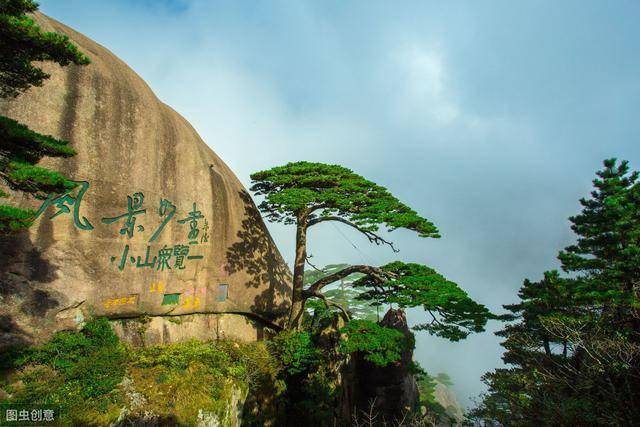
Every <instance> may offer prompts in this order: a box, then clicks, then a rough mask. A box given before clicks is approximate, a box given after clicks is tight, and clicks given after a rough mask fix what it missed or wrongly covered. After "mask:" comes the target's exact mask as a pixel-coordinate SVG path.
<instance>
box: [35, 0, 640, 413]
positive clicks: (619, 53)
mask: <svg viewBox="0 0 640 427" xmlns="http://www.w3.org/2000/svg"><path fill="white" fill-rule="evenodd" d="M41 3H42V4H41V9H42V10H43V11H44V12H45V13H47V14H49V15H50V16H52V17H54V18H56V19H58V20H60V21H62V22H64V23H66V24H67V25H69V26H71V27H73V28H75V29H76V30H79V31H81V32H83V33H84V34H86V35H88V36H90V37H92V38H93V39H94V40H96V41H97V42H99V43H101V44H103V45H104V46H106V47H107V48H109V49H110V50H111V51H112V52H114V53H115V54H116V55H118V56H119V57H120V58H122V59H123V60H124V61H126V62H127V63H128V64H129V65H130V66H131V67H132V68H133V69H134V70H135V71H136V72H137V73H139V74H140V75H141V76H142V77H143V78H144V79H145V80H146V81H147V82H148V83H149V85H150V86H151V88H152V89H153V90H154V91H155V93H156V94H157V95H158V97H159V98H160V99H162V100H163V101H164V102H166V103H167V104H169V105H170V106H172V107H173V108H174V109H176V110H177V111H178V112H180V113H181V114H182V115H184V116H185V117H186V118H187V119H188V120H189V121H190V122H191V123H192V124H193V125H194V126H195V128H196V129H197V130H198V131H199V133H200V134H201V136H202V137H203V139H204V140H205V141H206V142H207V143H208V144H209V145H210V146H211V148H213V150H214V151H216V153H217V154H218V155H220V156H221V157H222V159H223V160H225V161H226V162H227V164H229V166H230V167H231V168H232V169H233V170H234V171H235V172H236V174H237V175H238V176H239V178H240V179H241V180H242V181H243V182H244V183H245V184H248V176H249V174H250V173H251V172H253V171H256V170H260V169H265V168H269V167H271V166H275V165H279V164H283V163H286V162H288V161H295V160H311V161H323V162H331V163H339V164H343V165H345V166H348V167H350V168H352V169H353V170H355V171H357V172H359V173H361V174H363V175H365V176H366V177H367V178H369V179H371V180H374V181H376V182H378V183H380V184H382V185H385V186H386V187H388V188H389V189H390V190H391V191H392V192H394V193H395V194H396V195H397V196H398V197H399V198H401V199H402V200H404V201H406V202H407V203H409V204H410V205H412V206H413V207H415V208H416V209H417V210H418V211H419V212H420V213H421V214H423V215H424V216H426V217H428V218H429V219H431V220H432V221H434V222H435V223H436V224H437V225H438V226H439V228H440V229H441V231H442V234H443V238H442V239H440V240H423V239H418V238H416V237H415V236H414V235H411V234H410V233H405V232H401V231H399V232H394V233H393V234H392V235H391V236H392V237H393V240H394V241H395V242H396V243H397V246H398V247H399V248H400V249H401V252H400V254H399V256H401V257H402V258H403V259H405V260H409V261H416V262H424V263H428V264H429V265H432V266H434V267H435V268H437V269H438V270H439V271H441V272H442V273H443V274H445V275H447V276H448V277H450V278H451V279H453V280H455V281H457V282H458V283H459V284H460V285H461V286H462V287H464V288H465V289H466V290H468V292H469V293H470V294H471V295H472V296H473V297H474V298H475V299H477V300H478V301H480V302H482V303H484V304H486V305H488V306H489V307H490V308H492V309H494V310H499V309H500V306H501V304H505V303H510V302H513V301H514V300H515V298H516V292H517V289H518V287H519V286H520V284H521V283H522V280H523V279H524V278H525V277H528V278H531V279H534V280H536V279H539V278H540V277H541V275H542V272H543V271H544V270H547V269H550V268H555V267H557V262H556V259H555V256H556V254H557V252H558V250H559V249H561V248H562V247H564V246H566V245H567V244H569V243H571V242H572V239H573V237H572V235H571V232H570V230H569V224H568V221H567V218H568V217H569V216H570V215H572V214H575V213H577V212H578V210H579V205H578V199H579V198H580V197H582V196H585V195H587V194H588V192H589V189H590V182H591V179H592V178H593V175H594V172H595V170H596V169H597V168H598V167H599V166H600V163H601V161H602V160H603V159H604V158H606V157H618V158H624V159H628V160H629V161H630V162H631V164H632V167H635V168H640V148H639V147H640V145H639V144H638V135H639V134H640V132H639V130H640V120H639V117H638V112H639V111H640V77H639V76H640V26H638V25H637V22H638V20H639V19H640V2H637V1H624V0H620V1H616V2H596V1H563V2H543V1H519V2H512V1H491V2H477V1H474V2H471V1H468V2H463V1H460V2H444V1H442V2H425V1H416V2H410V1H407V2H391V1H386V2H379V1H366V2H365V1H352V2H342V1H322V2H311V1H301V0H296V1H294V0H291V1H268V2H267V1H252V2H235V1H234V2H231V1H229V2H215V1H204V0H193V1H191V0H179V1H173V0H162V1H152V0H133V1H132V0H127V1H124V0H110V1H90V0H83V1H79V0H64V1H63V0H42V2H41ZM270 228H271V230H272V233H273V235H274V237H275V239H276V241H277V243H278V244H279V246H280V248H281V251H282V252H283V255H284V256H285V257H286V258H287V259H288V260H289V261H290V260H291V257H292V254H293V243H294V232H293V230H292V229H291V228H287V227H284V226H272V227H270ZM352 243H353V245H352ZM354 245H355V247H356V248H357V249H356V248H354ZM310 247H311V248H310V249H311V253H312V254H313V256H314V260H315V261H316V262H317V263H318V264H327V263H334V262H353V263H355V262H363V261H364V262H368V263H373V264H382V263H385V262H388V261H391V260H393V259H395V258H396V257H397V255H395V254H393V253H391V252H390V251H389V250H387V249H385V248H377V247H371V246H369V245H368V243H367V241H366V239H363V238H362V237H360V236H358V235H356V234H353V233H352V232H351V231H350V230H346V229H340V230H338V229H337V228H336V227H334V226H332V225H326V226H324V225H323V226H322V228H319V229H318V230H317V231H314V232H313V233H312V235H311V236H310ZM421 316H422V314H421V313H419V312H412V313H410V319H411V321H413V322H419V321H420V319H421ZM496 327H498V325H496V324H492V325H490V331H488V332H487V333H484V334H478V335H475V336H472V337H470V338H469V339H467V340H466V341H464V342H460V343H453V344H452V343H448V342H446V341H444V340H441V339H438V338H433V337H430V336H428V335H424V334H419V335H418V338H417V349H416V358H417V359H418V360H419V361H420V362H421V364H422V365H423V366H425V367H426V368H427V370H428V371H431V372H433V373H436V372H439V371H446V372H448V373H449V374H450V375H451V377H452V379H453V381H454V382H455V390H456V392H457V393H458V396H459V398H460V400H461V401H462V402H463V403H465V404H468V403H469V398H470V397H473V396H475V395H477V394H478V393H479V392H480V391H481V390H482V385H481V383H480V376H481V375H482V373H484V372H485V371H487V370H489V369H493V368H495V367H496V366H499V364H500V354H501V349H500V347H499V346H498V343H499V340H498V339H497V338H496V337H495V336H493V335H492V333H491V331H492V330H495V328H496Z"/></svg>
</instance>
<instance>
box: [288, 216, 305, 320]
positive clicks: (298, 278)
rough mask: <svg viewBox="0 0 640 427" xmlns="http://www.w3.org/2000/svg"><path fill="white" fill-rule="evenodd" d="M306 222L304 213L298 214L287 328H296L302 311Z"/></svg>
mask: <svg viewBox="0 0 640 427" xmlns="http://www.w3.org/2000/svg"><path fill="white" fill-rule="evenodd" d="M307 222H308V218H307V216H306V215H299V216H298V223H297V227H296V259H295V263H294V265H293V295H292V297H291V314H290V316H289V325H288V329H298V328H299V327H300V323H301V321H302V314H303V312H304V297H303V290H304V267H305V263H306V262H307Z"/></svg>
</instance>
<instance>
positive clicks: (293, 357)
mask: <svg viewBox="0 0 640 427" xmlns="http://www.w3.org/2000/svg"><path fill="white" fill-rule="evenodd" d="M272 346H273V348H274V350H275V353H276V355H277V356H278V358H279V360H280V361H281V362H282V364H283V366H284V368H285V369H286V371H287V372H288V373H289V374H291V375H295V374H299V373H302V372H305V371H306V370H308V369H309V367H310V366H315V365H317V364H318V363H319V361H320V360H321V355H320V350H319V349H318V348H316V347H315V345H314V343H313V341H312V339H311V333H310V332H306V331H305V332H297V331H284V332H281V333H280V334H278V335H276V336H275V337H274V338H273V340H272Z"/></svg>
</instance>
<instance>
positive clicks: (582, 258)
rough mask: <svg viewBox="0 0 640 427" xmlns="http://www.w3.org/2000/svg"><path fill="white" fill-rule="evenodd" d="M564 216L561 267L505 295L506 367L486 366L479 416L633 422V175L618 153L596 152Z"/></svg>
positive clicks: (636, 339)
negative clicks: (597, 165)
mask: <svg viewBox="0 0 640 427" xmlns="http://www.w3.org/2000/svg"><path fill="white" fill-rule="evenodd" d="M593 185H594V187H595V188H594V190H593V192H592V193H591V197H590V198H584V199H581V200H580V203H581V205H582V207H583V209H582V211H581V212H580V213H579V214H578V215H576V216H573V217H571V218H570V221H571V223H572V226H571V228H572V230H573V231H574V232H575V233H576V235H577V241H576V243H575V244H573V245H570V246H568V247H567V248H565V249H564V250H563V251H561V252H560V254H559V256H558V258H559V259H560V261H561V264H562V268H563V270H564V271H565V272H567V273H569V274H570V275H569V276H568V277H561V275H560V274H559V273H558V272H555V271H554V272H547V273H545V276H544V279H543V280H542V281H540V282H530V281H528V280H526V281H525V282H524V285H523V287H522V288H521V289H520V293H519V297H520V302H519V303H517V304H513V305H507V306H505V308H506V309H507V310H508V311H509V314H507V315H505V316H503V320H506V321H509V322H511V323H510V324H508V325H507V326H506V327H505V328H504V329H503V330H502V331H500V332H499V333H498V335H499V336H502V337H504V338H505V341H504V342H503V343H502V345H503V347H504V348H505V353H504V356H503V360H504V361H505V362H506V363H507V364H508V367H507V368H503V369H498V370H496V371H495V372H491V373H488V374H486V375H485V376H484V380H485V382H486V383H487V385H488V389H489V391H488V393H487V394H486V395H485V396H484V398H483V401H482V402H481V404H480V406H479V407H478V408H476V410H475V411H474V415H475V416H476V417H477V418H485V419H491V420H496V421H499V422H500V423H502V424H504V425H533V424H543V425H546V424H553V425H632V424H634V423H635V422H636V421H637V420H638V419H640V409H639V408H640V386H639V380H640V329H639V328H638V325H639V324H640V323H639V321H640V311H639V309H638V308H639V307H640V299H639V295H638V283H639V281H638V279H639V275H640V258H639V257H640V197H639V194H640V183H638V173H637V172H630V171H629V166H628V163H627V162H626V161H623V162H617V161H616V160H615V159H608V160H605V161H604V168H603V169H602V170H600V171H598V172H597V178H596V179H595V180H594V181H593Z"/></svg>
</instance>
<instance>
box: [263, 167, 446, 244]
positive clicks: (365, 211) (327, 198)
mask: <svg viewBox="0 0 640 427" xmlns="http://www.w3.org/2000/svg"><path fill="white" fill-rule="evenodd" d="M251 179H252V181H253V183H254V184H253V186H252V187H251V190H252V191H255V192H256V194H258V195H264V196H265V200H264V201H263V202H262V203H261V204H260V209H261V210H262V212H263V213H265V215H266V216H267V218H268V219H269V220H270V221H277V222H285V223H287V224H293V223H295V222H296V221H297V219H298V216H299V215H300V214H301V213H304V212H309V214H310V215H311V216H310V217H309V219H310V220H312V219H314V218H316V217H320V218H326V217H329V216H333V215H335V216H338V217H341V218H344V219H346V220H348V221H350V222H352V223H353V224H355V225H357V226H358V227H360V228H362V229H363V230H367V231H377V230H378V227H379V226H380V225H386V226H387V227H388V228H389V229H391V230H394V229H397V228H406V229H409V230H413V231H416V232H418V234H419V235H420V236H421V237H439V235H438V230H437V229H436V227H435V226H434V225H433V224H432V223H431V222H429V221H428V220H426V219H424V218H422V217H421V216H419V215H418V214H417V213H416V212H415V211H414V210H412V209H411V208H409V207H408V206H407V205H405V204H403V203H402V202H400V201H399V200H398V199H396V198H395V197H394V196H393V195H392V194H391V193H389V191H387V189H386V188H384V187H381V186H379V185H377V184H375V183H373V182H371V181H368V180H366V179H364V178H363V177H362V176H360V175H358V174H356V173H354V172H352V171H351V170H349V169H347V168H345V167H342V166H339V165H327V164H323V163H311V162H296V163H289V164H287V165H284V166H279V167H275V168H272V169H269V170H266V171H261V172H256V173H254V174H252V175H251Z"/></svg>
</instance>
